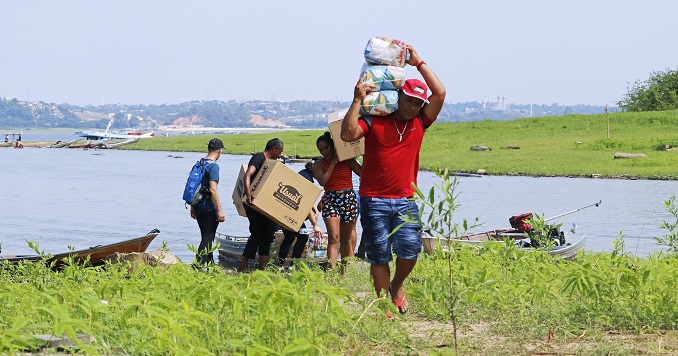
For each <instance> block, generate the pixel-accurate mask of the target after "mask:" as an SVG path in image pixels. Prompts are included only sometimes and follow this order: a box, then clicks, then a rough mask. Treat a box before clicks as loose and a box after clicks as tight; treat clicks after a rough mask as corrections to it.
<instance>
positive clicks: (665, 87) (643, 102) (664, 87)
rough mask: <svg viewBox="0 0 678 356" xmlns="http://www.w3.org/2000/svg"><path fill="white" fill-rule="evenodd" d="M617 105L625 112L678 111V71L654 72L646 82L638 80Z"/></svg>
mask: <svg viewBox="0 0 678 356" xmlns="http://www.w3.org/2000/svg"><path fill="white" fill-rule="evenodd" d="M617 105H619V107H620V108H622V109H623V110H625V111H661V110H672V109H678V69H677V70H670V69H667V70H666V71H664V72H657V71H654V72H652V73H651V75H650V78H649V79H647V80H645V81H644V82H641V81H639V80H636V82H635V83H634V84H633V85H632V86H630V87H629V88H628V92H627V93H626V94H625V95H624V98H623V99H622V100H621V101H619V102H618V103H617Z"/></svg>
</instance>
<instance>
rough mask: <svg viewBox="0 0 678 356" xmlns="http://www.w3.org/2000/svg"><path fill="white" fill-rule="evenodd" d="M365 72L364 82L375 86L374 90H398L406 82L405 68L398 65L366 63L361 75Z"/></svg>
mask: <svg viewBox="0 0 678 356" xmlns="http://www.w3.org/2000/svg"><path fill="white" fill-rule="evenodd" d="M363 74H365V79H363V83H367V84H371V85H373V86H374V89H373V90H372V91H380V90H398V89H400V87H401V86H402V85H403V83H404V82H405V69H404V68H402V67H396V66H382V65H370V64H367V63H365V64H364V65H363V68H362V70H361V71H360V77H361V78H362V76H363Z"/></svg>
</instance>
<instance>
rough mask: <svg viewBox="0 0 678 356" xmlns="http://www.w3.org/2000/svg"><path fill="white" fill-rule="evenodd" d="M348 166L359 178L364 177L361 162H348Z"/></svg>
mask: <svg viewBox="0 0 678 356" xmlns="http://www.w3.org/2000/svg"><path fill="white" fill-rule="evenodd" d="M348 165H349V166H350V167H351V170H352V171H353V173H355V175H357V176H358V177H361V176H362V175H363V166H361V165H360V162H358V160H356V159H355V158H354V159H352V160H350V161H348Z"/></svg>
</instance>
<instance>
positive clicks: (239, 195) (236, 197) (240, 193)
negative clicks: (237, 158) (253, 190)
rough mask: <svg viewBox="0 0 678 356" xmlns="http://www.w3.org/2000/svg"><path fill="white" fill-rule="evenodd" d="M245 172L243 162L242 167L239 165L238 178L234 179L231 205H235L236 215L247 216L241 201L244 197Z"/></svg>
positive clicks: (245, 167) (245, 168) (245, 166)
mask: <svg viewBox="0 0 678 356" xmlns="http://www.w3.org/2000/svg"><path fill="white" fill-rule="evenodd" d="M245 172H247V165H246V164H243V165H242V167H240V173H238V179H237V180H236V181H235V187H234V188H233V195H231V197H232V198H233V205H235V210H236V211H237V212H238V215H240V216H247V214H246V213H245V203H244V202H243V200H244V199H245V182H244V181H243V178H244V177H245Z"/></svg>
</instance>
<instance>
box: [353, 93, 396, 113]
mask: <svg viewBox="0 0 678 356" xmlns="http://www.w3.org/2000/svg"><path fill="white" fill-rule="evenodd" d="M396 110H398V91H397V90H382V91H373V92H370V93H367V96H366V97H365V100H363V102H362V104H361V105H360V114H361V115H374V116H385V115H388V114H390V113H392V112H394V111H396Z"/></svg>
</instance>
